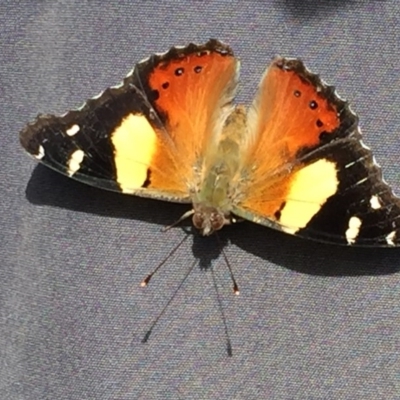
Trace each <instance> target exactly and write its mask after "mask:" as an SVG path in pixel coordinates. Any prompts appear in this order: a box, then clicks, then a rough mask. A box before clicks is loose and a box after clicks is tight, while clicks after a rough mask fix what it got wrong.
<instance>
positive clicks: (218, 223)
mask: <svg viewBox="0 0 400 400" xmlns="http://www.w3.org/2000/svg"><path fill="white" fill-rule="evenodd" d="M192 221H193V225H194V227H195V228H197V229H198V230H199V231H200V233H201V234H202V235H203V236H209V235H211V234H212V233H214V232H215V231H218V230H220V229H221V228H222V227H223V226H224V225H228V224H230V223H231V220H230V218H229V215H226V214H225V213H224V212H223V211H221V210H219V209H217V208H215V207H209V206H204V205H194V212H193V218H192Z"/></svg>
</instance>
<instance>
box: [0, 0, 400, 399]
mask: <svg viewBox="0 0 400 400" xmlns="http://www.w3.org/2000/svg"><path fill="white" fill-rule="evenodd" d="M399 15H400V2H398V0H387V1H378V0H375V1H373V0H370V1H355V0H354V1H350V0H349V1H344V0H342V1H340V0H331V1H328V0H313V1H312V0H308V1H301V2H300V1H296V0H286V1H283V0H281V1H278V0H275V1H274V0H265V1H261V0H259V1H243V0H237V1H229V2H228V1H222V0H221V1H196V2H194V1H191V2H188V1H127V0H125V1H113V2H111V1H109V2H101V1H94V0H93V1H90V2H82V1H69V2H65V1H52V2H42V1H27V0H25V1H20V2H12V1H9V2H7V1H5V2H4V1H3V2H1V5H0V96H1V100H2V101H1V102H0V115H1V118H0V135H1V139H0V140H1V146H0V167H1V177H0V226H1V231H0V260H1V261H0V316H1V318H0V393H1V396H0V397H1V399H4V400H8V399H10V400H14V399H19V400H20V399H21V400H22V399H29V400H36V399H37V400H43V399H51V400H54V399H57V400H63V399H68V400H75V399H76V400H82V399H118V400H119V399H121V400H122V399H246V400H247V399H397V398H400V357H399V353H400V311H399V310H400V290H399V288H400V286H399V282H400V275H399V273H396V272H397V271H398V270H399V267H400V252H399V251H396V250H361V249H349V248H338V247H334V246H328V245H321V244H317V243H309V242H307V241H303V240H300V239H297V238H293V237H289V236H287V235H284V234H282V233H278V232H274V231H271V230H268V229H266V228H263V227H260V226H256V225H253V224H250V223H243V224H239V225H236V226H233V227H229V228H226V229H224V231H223V233H222V235H221V239H222V240H223V241H224V243H225V242H226V247H225V252H226V255H227V257H228V259H229V260H230V263H231V264H232V267H233V269H234V272H235V276H236V279H237V281H238V283H239V285H240V289H241V295H240V296H234V295H233V294H232V292H231V281H230V278H229V273H228V271H227V268H226V266H225V265H224V261H223V257H222V255H221V254H220V251H219V250H218V245H217V244H216V241H215V239H214V238H208V239H202V238H197V237H194V238H192V237H190V238H189V240H188V241H186V243H185V244H184V245H183V246H182V247H181V248H180V249H179V250H178V252H177V253H176V256H175V257H174V258H173V259H171V261H170V262H169V263H168V264H167V265H166V266H165V268H164V269H163V270H162V271H161V272H160V273H159V274H158V275H156V276H155V277H154V278H153V280H152V282H151V284H150V286H149V287H148V288H146V289H141V288H140V287H139V283H140V281H141V280H142V279H143V278H144V277H145V276H146V275H147V273H148V272H150V271H151V270H152V269H153V268H154V267H155V266H156V265H157V264H159V263H160V262H161V261H162V260H163V259H164V258H165V256H166V254H167V253H168V252H169V251H170V250H171V249H172V248H173V247H174V246H175V245H176V243H177V242H178V241H179V240H180V239H181V238H182V237H183V236H184V233H183V231H182V229H181V228H179V227H178V228H174V229H172V230H170V231H169V232H167V233H162V232H160V228H161V227H162V226H164V225H166V224H168V223H171V222H173V221H175V220H176V219H177V217H178V216H179V215H180V214H181V213H182V212H183V211H184V210H185V209H186V208H185V207H183V206H180V205H174V204H166V203H160V202H156V201H151V200H145V199H139V198H135V197H129V196H123V195H118V194H114V193H106V192H103V191H100V190H96V189H94V188H90V187H86V186H84V185H82V184H79V183H77V182H74V181H71V180H69V179H67V178H65V177H63V176H61V175H58V174H57V173H54V172H52V171H49V170H48V169H46V168H45V167H41V166H37V165H36V164H35V163H34V161H33V160H31V159H29V158H28V157H26V156H25V155H24V154H23V151H22V150H21V149H20V147H19V143H18V132H19V130H20V129H21V128H22V127H23V126H24V124H25V123H26V122H28V121H30V120H31V119H32V118H34V117H35V115H36V114H37V113H38V112H57V113H62V112H64V111H66V110H68V109H70V108H73V107H76V106H78V105H80V104H81V103H82V101H84V100H86V99H87V98H89V97H91V96H93V95H95V94H97V93H98V92H100V91H101V90H103V89H104V88H105V87H107V86H109V85H113V84H116V83H118V82H119V81H120V80H121V79H122V78H123V77H124V75H125V74H126V73H127V72H128V71H129V70H130V69H131V68H132V66H133V64H134V63H135V62H137V61H139V60H141V59H142V58H145V57H147V56H148V55H150V54H151V53H153V52H160V51H165V50H167V49H168V48H170V47H171V46H173V45H176V44H186V43H188V42H190V41H195V42H204V41H206V40H207V39H208V38H210V37H216V38H219V39H221V40H223V41H225V42H227V43H229V44H231V45H232V47H233V48H234V49H235V52H236V54H237V55H238V56H239V57H240V58H241V59H242V85H241V90H240V93H239V95H238V101H239V102H249V101H250V99H251V97H252V96H253V94H254V91H255V88H256V85H257V83H258V81H259V79H260V76H261V74H262V72H263V70H264V69H265V67H266V65H267V64H268V62H269V60H270V59H271V57H272V56H274V55H275V54H277V53H279V54H281V55H287V56H300V57H302V58H303V59H304V60H305V61H306V63H307V65H308V66H309V67H310V68H311V69H312V70H313V71H315V72H319V73H320V74H321V75H322V77H323V78H324V79H325V80H327V81H328V82H329V83H333V84H335V85H336V87H337V88H338V91H339V93H340V94H341V95H342V96H343V97H346V98H348V99H350V100H351V104H352V107H353V109H354V110H355V111H356V112H357V113H358V114H359V115H360V118H361V126H362V128H363V132H364V137H365V142H366V143H367V144H368V145H369V146H370V147H372V148H373V149H374V153H375V156H376V158H377V160H378V161H379V162H380V164H381V165H382V167H383V170H384V173H385V177H386V180H387V181H389V182H390V183H391V185H392V186H393V187H394V188H395V190H397V192H398V193H399V192H400V180H399V177H400V162H399V152H400V114H399V112H398V109H399V104H400V84H399V79H400V63H399V61H400V30H399V29H398V28H399ZM193 260H197V261H198V262H199V264H200V265H196V266H195V267H194V269H193V270H192V272H191V273H190V274H189V276H188V278H187V279H186V280H185V281H183V279H184V278H185V275H186V274H187V272H188V270H189V269H190V266H191V265H192V263H193ZM181 283H182V285H181ZM180 285H181V287H180V290H179V291H178V292H177V294H176V295H175V296H174V292H175V290H176V288H177V287H178V286H180ZM171 298H173V301H172V302H171V303H170V305H169V306H168V308H167V309H166V311H165V312H164V313H162V312H163V308H164V306H165V305H166V304H167V303H168V302H169V300H170V299H171ZM160 314H161V318H160V319H159V322H158V324H157V325H156V327H155V328H154V330H153V333H152V335H151V337H150V339H149V341H148V342H147V343H146V344H143V343H141V341H142V339H143V337H144V335H145V334H146V332H147V331H148V330H149V329H150V327H151V325H152V322H153V321H154V319H155V318H157V316H160ZM225 325H226V327H225ZM229 340H230V342H231V344H232V351H233V355H232V357H228V355H227V343H228V341H229Z"/></svg>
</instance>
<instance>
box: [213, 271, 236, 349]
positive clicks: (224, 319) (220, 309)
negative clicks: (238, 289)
mask: <svg viewBox="0 0 400 400" xmlns="http://www.w3.org/2000/svg"><path fill="white" fill-rule="evenodd" d="M211 276H212V280H213V283H214V288H215V292H216V294H217V301H218V308H219V311H220V313H221V317H222V322H223V324H224V331H225V336H226V352H227V353H228V356H229V357H232V343H231V338H230V337H229V330H228V325H227V324H226V317H225V313H224V308H223V307H222V301H221V297H220V295H219V291H218V286H217V282H216V281H215V276H214V271H213V270H211Z"/></svg>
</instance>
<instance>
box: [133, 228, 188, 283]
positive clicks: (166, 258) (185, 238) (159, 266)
mask: <svg viewBox="0 0 400 400" xmlns="http://www.w3.org/2000/svg"><path fill="white" fill-rule="evenodd" d="M188 237H189V234H186V236H185V237H184V238H183V239H182V240H181V241H180V242H179V243H178V244H177V245H176V246H175V247H174V248H173V249H172V250H171V251H170V253H169V254H168V255H167V257H165V259H164V260H163V261H162V262H161V263H160V264H158V266H157V267H156V268H155V269H154V271H153V272H152V273H150V274H149V275H147V276H146V278H145V279H143V281H142V282H141V283H140V286H141V287H146V286H147V285H148V284H149V282H150V279H151V278H152V277H153V275H154V274H155V273H156V272H157V271H158V270H159V269H160V268H161V267H162V266H163V265H164V264H165V263H166V262H167V261H168V260H169V259H170V258H171V257H172V256H173V255H174V254H175V252H176V251H177V250H178V249H179V247H181V246H182V244H183V242H185V241H186V240H187V238H188Z"/></svg>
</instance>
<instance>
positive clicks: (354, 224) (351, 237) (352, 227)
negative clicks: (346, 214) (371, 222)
mask: <svg viewBox="0 0 400 400" xmlns="http://www.w3.org/2000/svg"><path fill="white" fill-rule="evenodd" d="M361 224H362V222H361V219H360V218H358V217H351V218H350V220H349V227H348V229H347V231H346V240H347V243H348V244H353V243H354V242H355V241H356V239H357V236H358V233H359V232H360V228H361Z"/></svg>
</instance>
